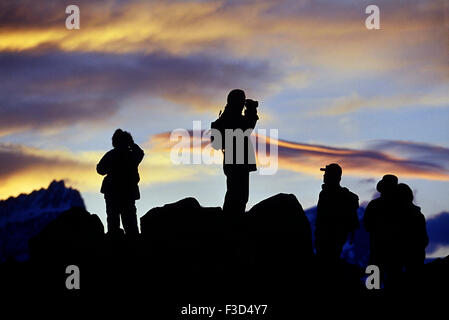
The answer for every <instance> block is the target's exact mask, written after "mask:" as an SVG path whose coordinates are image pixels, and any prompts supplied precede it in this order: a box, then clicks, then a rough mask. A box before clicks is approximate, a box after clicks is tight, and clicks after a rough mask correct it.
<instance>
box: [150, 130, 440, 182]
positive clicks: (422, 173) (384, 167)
mask: <svg viewBox="0 0 449 320" xmlns="http://www.w3.org/2000/svg"><path fill="white" fill-rule="evenodd" d="M203 133H204V131H203V132H197V133H196V134H195V135H194V134H193V132H192V131H189V134H190V136H191V140H186V141H185V143H182V144H179V141H178V142H176V141H174V142H171V141H170V133H168V132H166V133H161V134H157V135H154V136H153V137H152V138H151V139H150V141H149V143H150V145H152V148H153V150H156V151H163V152H169V151H170V148H171V147H172V146H173V145H174V144H178V146H182V147H183V148H185V149H186V150H191V151H192V152H195V153H199V152H204V150H205V148H206V146H207V145H208V144H209V139H208V138H207V135H204V134H203ZM200 137H201V138H200ZM255 137H256V140H255V141H256V142H255V146H256V149H257V145H258V143H264V144H266V145H267V151H268V152H267V157H270V147H269V146H268V144H269V143H272V144H275V145H277V148H278V167H279V168H280V169H285V170H291V171H295V172H300V173H305V174H310V175H313V176H321V175H322V172H321V171H319V168H322V167H323V166H325V165H326V164H329V163H333V162H336V163H339V164H340V165H341V166H342V168H343V173H344V174H345V175H349V176H356V177H363V178H365V179H366V178H374V177H379V178H380V177H382V176H383V175H384V174H386V173H391V174H396V175H398V176H399V177H401V178H417V179H429V180H442V181H448V180H449V168H446V165H447V160H448V157H447V156H446V157H444V156H443V157H441V156H440V157H434V155H437V154H441V153H443V154H444V152H443V151H442V149H444V148H441V147H437V146H431V145H427V148H421V149H420V147H419V146H420V144H416V146H417V149H419V150H420V152H419V154H418V153H415V156H418V157H423V158H425V159H427V160H416V159H415V158H408V157H405V156H404V155H397V154H393V153H391V152H386V151H380V150H378V149H376V148H373V149H371V150H357V149H348V148H336V147H330V146H324V145H313V144H304V143H298V142H292V141H286V140H282V139H279V140H276V139H270V137H267V136H264V135H261V134H257V130H256V134H255ZM198 140H200V143H198V144H195V143H193V142H194V141H198ZM384 143H387V141H385V142H384ZM391 144H394V142H391ZM408 145H409V147H410V148H413V143H412V142H409V143H408ZM195 146H201V150H199V148H198V147H195Z"/></svg>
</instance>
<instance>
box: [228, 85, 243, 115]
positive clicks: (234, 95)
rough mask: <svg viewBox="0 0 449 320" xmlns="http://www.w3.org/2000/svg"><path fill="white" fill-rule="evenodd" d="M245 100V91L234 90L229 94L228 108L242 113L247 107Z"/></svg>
mask: <svg viewBox="0 0 449 320" xmlns="http://www.w3.org/2000/svg"><path fill="white" fill-rule="evenodd" d="M245 100H246V95H245V91H243V90H242V89H234V90H232V91H231V92H229V94H228V101H227V106H228V107H229V108H231V110H232V111H235V112H237V113H238V112H240V113H242V110H243V108H244V107H245Z"/></svg>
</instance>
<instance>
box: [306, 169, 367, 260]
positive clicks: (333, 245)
mask: <svg viewBox="0 0 449 320" xmlns="http://www.w3.org/2000/svg"><path fill="white" fill-rule="evenodd" d="M320 170H321V171H324V177H323V182H324V183H323V185H322V190H321V192H320V196H319V200H318V206H317V217H316V223H315V248H316V253H317V257H318V258H319V259H321V260H324V261H326V262H336V261H337V260H338V259H339V258H340V256H341V252H342V249H343V245H344V244H345V243H346V241H347V240H348V237H349V235H351V242H352V241H353V240H354V231H355V230H356V229H357V228H358V227H359V219H358V215H357V209H358V208H359V197H358V196H357V195H356V194H355V193H353V192H351V191H349V189H348V188H345V187H342V186H340V181H341V176H342V169H341V167H340V166H339V165H338V164H336V163H331V164H329V165H327V166H326V167H325V168H321V169H320Z"/></svg>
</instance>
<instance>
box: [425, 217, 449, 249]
mask: <svg viewBox="0 0 449 320" xmlns="http://www.w3.org/2000/svg"><path fill="white" fill-rule="evenodd" d="M448 230H449V213H448V212H441V213H440V214H437V215H435V216H432V217H431V218H428V219H427V233H428V234H429V239H430V244H429V246H428V247H427V249H426V251H427V255H430V256H431V255H435V253H436V252H437V251H438V250H440V249H442V248H445V247H446V249H447V247H449V234H448V232H447V231H448Z"/></svg>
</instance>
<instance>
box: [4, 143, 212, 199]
mask: <svg viewBox="0 0 449 320" xmlns="http://www.w3.org/2000/svg"><path fill="white" fill-rule="evenodd" d="M105 152H106V151H89V152H71V151H66V150H44V149H38V148H31V147H27V146H23V145H15V144H4V143H0V199H4V198H7V197H10V196H17V195H18V194H20V193H23V192H31V191H32V190H35V189H39V188H43V187H46V186H48V184H49V183H50V182H51V181H53V180H65V181H66V182H67V184H68V185H70V186H73V187H75V188H77V189H78V190H80V191H82V192H85V191H93V192H99V190H100V186H101V181H102V179H103V177H102V176H100V175H98V174H97V172H96V164H97V163H98V161H99V160H100V159H101V157H102V156H103V154H104V153H105ZM145 152H146V156H145V158H144V160H143V162H142V163H141V165H140V167H139V172H140V176H141V181H140V185H141V186H145V185H150V184H155V183H167V182H172V181H183V180H194V179H195V178H196V176H197V175H198V168H196V167H192V166H190V167H189V166H184V167H175V166H174V165H173V164H172V163H171V161H170V158H169V155H167V154H164V153H157V152H152V151H151V152H149V151H148V150H146V151H145ZM202 173H205V174H210V172H209V171H208V170H207V168H206V169H205V170H202Z"/></svg>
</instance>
